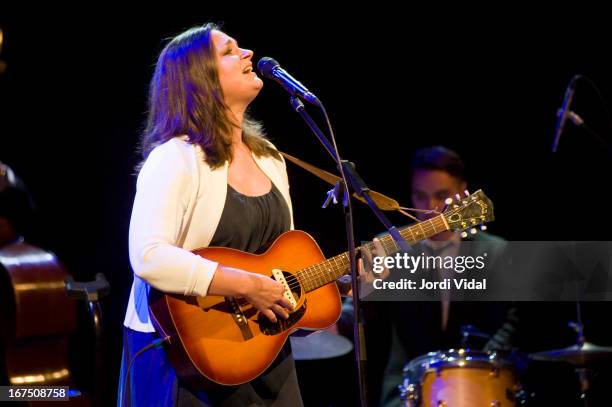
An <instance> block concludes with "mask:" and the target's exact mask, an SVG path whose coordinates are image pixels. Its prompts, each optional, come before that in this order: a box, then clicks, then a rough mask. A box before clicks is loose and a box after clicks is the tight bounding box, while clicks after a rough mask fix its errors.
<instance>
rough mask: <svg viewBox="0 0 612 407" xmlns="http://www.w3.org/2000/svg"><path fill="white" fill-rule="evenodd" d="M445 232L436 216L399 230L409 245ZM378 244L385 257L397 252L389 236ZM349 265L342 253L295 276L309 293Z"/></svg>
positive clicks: (445, 226) (442, 221)
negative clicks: (383, 250) (380, 245)
mask: <svg viewBox="0 0 612 407" xmlns="http://www.w3.org/2000/svg"><path fill="white" fill-rule="evenodd" d="M446 230H448V224H447V223H446V221H445V219H444V215H438V216H436V217H434V218H431V219H428V220H426V221H423V222H419V223H416V224H414V225H410V226H407V227H404V228H402V229H400V230H399V232H400V235H401V236H402V237H403V238H404V239H406V241H407V242H408V244H409V245H413V244H415V243H417V242H419V241H421V240H423V239H427V238H428V237H431V236H434V235H437V234H438V233H440V232H444V231H446ZM380 242H381V244H382V247H383V248H384V249H385V253H386V254H387V255H390V254H393V253H397V252H398V251H399V248H398V247H397V246H396V244H395V241H394V240H393V238H392V237H391V236H390V235H389V234H386V235H384V236H383V237H381V238H380ZM359 248H360V249H366V250H370V251H372V250H374V244H373V243H368V244H365V245H363V246H360V247H359ZM349 265H350V259H349V255H348V252H344V253H342V254H339V255H337V256H334V257H332V258H330V259H327V260H325V261H323V262H321V263H318V264H314V265H312V266H309V267H307V268H305V269H302V270H300V271H298V272H297V273H296V275H297V278H298V279H299V281H300V283H301V284H302V286H303V287H304V290H305V291H306V292H309V291H312V290H315V289H317V288H319V287H321V286H324V285H325V284H327V283H331V282H332V281H334V280H336V279H338V278H339V277H341V276H343V275H345V274H347V273H348V272H349Z"/></svg>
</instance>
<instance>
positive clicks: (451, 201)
mask: <svg viewBox="0 0 612 407" xmlns="http://www.w3.org/2000/svg"><path fill="white" fill-rule="evenodd" d="M444 203H445V204H447V205H450V204H452V203H453V198H446V200H445V201H444Z"/></svg>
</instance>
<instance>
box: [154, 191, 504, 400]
mask: <svg viewBox="0 0 612 407" xmlns="http://www.w3.org/2000/svg"><path fill="white" fill-rule="evenodd" d="M493 219H494V217H493V204H492V203H491V201H490V200H489V199H488V198H487V197H486V196H485V194H484V193H483V192H482V191H481V190H479V191H477V192H475V193H474V194H472V195H469V196H465V197H457V198H456V200H455V201H454V202H453V203H452V204H450V205H448V207H447V209H446V210H445V211H444V212H443V213H441V214H439V215H437V216H434V217H432V218H430V219H428V220H426V221H423V222H418V223H415V224H413V225H410V226H407V227H405V228H402V229H400V234H401V235H402V237H404V239H406V241H407V242H408V243H409V244H414V243H416V242H418V241H421V240H423V239H426V238H428V237H431V236H434V235H436V234H438V233H440V232H443V231H447V230H457V231H465V230H467V229H470V228H474V227H476V226H478V225H482V224H483V223H485V222H490V221H492V220H493ZM380 240H381V243H382V244H383V247H384V248H385V251H386V253H387V254H392V253H394V252H397V251H398V250H399V249H398V248H396V246H395V243H394V241H393V240H392V238H391V237H390V236H388V235H387V236H384V237H383V238H381V239H380ZM366 246H370V247H368V249H373V244H372V243H369V244H368V245H366ZM361 248H363V246H362V247H361ZM194 253H196V254H198V255H200V256H202V257H205V258H207V259H210V260H213V261H216V262H219V263H220V264H223V265H225V266H229V267H235V268H239V269H244V270H249V271H251V272H255V273H260V274H264V275H267V276H270V277H272V278H274V279H276V280H277V281H279V282H280V283H281V284H282V285H283V287H284V288H285V294H284V295H285V297H286V298H287V299H288V300H289V301H290V302H291V303H292V304H293V306H294V308H293V310H292V311H291V312H290V314H289V318H288V319H286V320H285V319H282V318H279V319H278V321H277V322H271V321H270V320H269V319H268V318H267V317H266V316H264V315H263V314H260V313H259V311H258V310H257V309H256V308H254V307H253V306H251V305H250V304H249V303H248V302H247V301H246V300H244V299H242V298H236V297H221V296H206V297H197V296H183V295H178V294H166V293H161V292H157V295H151V296H150V300H149V311H150V315H151V317H152V321H153V324H154V326H155V328H156V330H157V332H158V333H159V334H160V335H161V336H162V337H167V338H168V340H167V342H168V343H167V347H168V348H167V350H168V356H169V358H170V361H171V363H172V365H173V367H174V368H175V370H176V372H177V374H178V376H179V377H180V378H181V379H182V380H183V381H185V382H186V383H187V384H188V385H191V386H192V387H195V388H202V384H203V382H204V383H205V382H206V380H203V378H205V379H207V380H210V381H212V382H215V383H218V384H223V385H238V384H241V383H246V382H248V381H251V380H253V379H254V378H256V377H257V376H259V375H260V374H261V373H263V372H264V371H265V370H266V368H267V367H268V366H270V364H271V363H272V362H273V361H274V359H275V358H276V356H277V355H278V353H279V352H280V350H281V348H282V347H283V345H284V343H285V341H286V340H287V337H288V336H289V335H290V334H291V333H293V332H294V331H296V330H297V329H301V328H303V329H311V330H318V329H324V328H326V327H328V326H330V325H332V324H333V323H334V322H336V320H337V319H338V317H339V316H340V310H341V306H340V305H341V304H340V295H339V293H338V289H337V286H336V284H333V282H335V280H336V279H338V278H339V277H341V276H342V275H344V274H347V273H348V272H349V256H348V253H346V252H345V253H342V254H339V255H337V256H335V257H332V258H329V259H325V257H324V256H323V253H322V252H321V249H320V248H319V246H318V245H317V243H316V242H315V240H314V239H313V238H312V237H311V236H310V235H308V234H307V233H305V232H302V231H297V230H295V231H289V232H286V233H284V234H282V235H281V236H279V237H278V238H277V239H276V240H275V241H274V243H273V244H272V245H271V246H270V247H269V248H268V250H267V251H266V252H265V253H263V254H250V253H245V252H241V251H239V250H234V249H228V248H220V247H207V248H203V249H199V250H195V251H194ZM151 292H152V294H153V293H154V290H151Z"/></svg>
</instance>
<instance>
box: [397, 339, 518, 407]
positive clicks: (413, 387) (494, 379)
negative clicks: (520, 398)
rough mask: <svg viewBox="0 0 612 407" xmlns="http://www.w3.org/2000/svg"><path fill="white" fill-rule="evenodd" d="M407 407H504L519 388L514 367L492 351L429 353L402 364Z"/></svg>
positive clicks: (511, 400)
mask: <svg viewBox="0 0 612 407" xmlns="http://www.w3.org/2000/svg"><path fill="white" fill-rule="evenodd" d="M399 387H400V392H401V397H402V401H403V405H404V406H406V407H417V406H420V407H507V406H515V405H516V401H515V400H516V397H515V395H516V393H517V391H519V389H520V387H519V385H518V381H517V375H516V372H515V369H514V366H513V365H512V363H510V362H509V361H507V360H505V359H502V358H500V357H499V356H498V355H497V354H496V353H495V352H483V351H472V350H469V349H456V350H455V349H450V350H448V351H438V352H430V353H428V354H426V355H423V356H420V357H418V358H416V359H414V360H412V361H411V362H409V363H408V364H407V365H406V366H405V367H404V381H403V383H402V385H400V386H399Z"/></svg>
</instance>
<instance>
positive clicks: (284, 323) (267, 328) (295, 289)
mask: <svg viewBox="0 0 612 407" xmlns="http://www.w3.org/2000/svg"><path fill="white" fill-rule="evenodd" d="M283 275H284V277H285V280H286V281H287V283H288V284H289V285H290V287H291V288H292V293H293V297H294V298H295V300H296V302H298V303H299V302H300V296H301V295H302V287H301V285H300V284H296V282H297V280H296V279H295V276H294V275H293V274H291V273H287V272H285V271H284V272H283ZM305 312H306V301H304V303H303V304H302V306H301V307H299V308H298V309H296V310H294V311H293V312H291V313H290V314H289V318H287V319H282V318H278V319H277V322H272V321H270V320H269V319H268V317H266V316H265V315H263V314H261V313H258V315H257V323H258V324H259V329H260V330H261V332H262V333H263V334H264V335H278V334H279V333H281V332H283V331H286V330H287V329H289V328H291V327H292V326H293V325H295V324H296V323H297V322H298V321H299V320H300V319H301V318H302V316H304V313H305Z"/></svg>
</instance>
